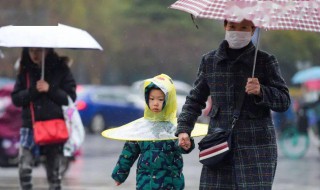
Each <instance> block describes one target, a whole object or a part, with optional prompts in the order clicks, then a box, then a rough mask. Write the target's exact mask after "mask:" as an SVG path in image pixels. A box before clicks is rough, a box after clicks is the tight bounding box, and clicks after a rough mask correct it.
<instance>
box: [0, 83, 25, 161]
mask: <svg viewBox="0 0 320 190" xmlns="http://www.w3.org/2000/svg"><path fill="white" fill-rule="evenodd" d="M13 86H14V84H13V81H7V83H6V84H4V83H3V84H1V87H0V166H1V167H9V166H17V165H18V154H19V131H20V127H21V125H22V120H21V108H17V107H15V106H14V105H13V103H12V101H11V92H12V90H13Z"/></svg>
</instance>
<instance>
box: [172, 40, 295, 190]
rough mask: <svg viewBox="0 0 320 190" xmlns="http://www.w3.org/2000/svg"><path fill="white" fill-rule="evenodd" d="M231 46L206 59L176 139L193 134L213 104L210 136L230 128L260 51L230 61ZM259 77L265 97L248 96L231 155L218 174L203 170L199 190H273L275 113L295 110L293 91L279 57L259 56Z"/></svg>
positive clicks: (244, 50) (248, 48)
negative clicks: (208, 102) (209, 100)
mask: <svg viewBox="0 0 320 190" xmlns="http://www.w3.org/2000/svg"><path fill="white" fill-rule="evenodd" d="M227 51H228V43H227V42H226V41H223V42H222V43H221V45H220V47H219V48H218V49H217V50H215V51H212V52H209V53H208V54H205V55H204V56H203V58H202V62H201V64H200V67H199V70H198V75H197V79H196V81H195V83H194V88H193V89H192V90H191V91H190V94H189V95H188V96H187V99H186V102H185V105H184V106H183V110H182V113H181V114H180V116H179V118H178V129H177V132H176V135H178V134H179V133H183V132H186V133H188V134H190V133H191V131H192V129H193V126H194V123H195V122H196V120H197V117H198V116H199V115H200V114H201V110H202V109H203V108H204V107H205V102H206V100H207V97H208V96H211V98H212V108H211V111H210V113H209V115H210V117H211V119H210V123H209V133H210V131H211V130H212V129H213V128H214V127H222V128H229V127H230V126H231V122H232V116H233V110H234V107H235V104H236V101H237V98H238V97H239V94H240V93H241V92H242V93H243V91H244V89H245V84H246V83H245V82H246V80H247V78H251V74H252V68H253V59H254V53H255V46H254V45H253V44H252V43H250V44H249V45H248V46H246V47H244V48H242V49H241V50H239V51H241V52H240V53H238V55H239V56H237V57H236V58H235V59H233V60H230V59H229V57H228V56H227ZM255 77H256V78H258V79H259V82H260V85H261V92H262V96H261V97H258V96H255V95H246V96H245V99H244V102H243V106H242V110H241V114H240V118H239V120H238V122H237V124H236V126H235V128H234V130H233V136H232V149H231V154H229V156H228V158H226V159H225V160H224V161H223V162H221V163H219V164H218V165H217V166H216V168H213V169H210V168H207V167H205V166H203V168H202V172H201V179H200V189H205V190H210V189H239V190H240V189H246V190H250V189H252V190H260V189H271V188H272V183H273V179H274V176H275V171H276V165H277V145H276V137H275V131H274V126H273V122H272V119H271V114H270V110H273V111H276V112H283V111H285V110H287V109H288V107H289V105H290V97H289V91H288V88H287V86H286V84H285V82H284V80H283V78H282V77H281V74H280V69H279V65H278V62H277V60H276V59H275V57H274V56H272V55H270V54H268V53H266V52H263V51H258V54H257V63H256V71H255Z"/></svg>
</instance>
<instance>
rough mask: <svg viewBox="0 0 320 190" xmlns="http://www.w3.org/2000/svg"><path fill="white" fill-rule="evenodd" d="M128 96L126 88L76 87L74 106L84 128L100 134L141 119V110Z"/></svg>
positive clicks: (129, 92) (129, 90)
mask: <svg viewBox="0 0 320 190" xmlns="http://www.w3.org/2000/svg"><path fill="white" fill-rule="evenodd" d="M130 94H132V92H131V89H130V88H128V87H127V86H98V85H78V86H77V101H76V105H77V108H78V110H79V113H80V116H81V119H82V122H83V124H84V126H85V127H86V128H87V129H88V131H89V132H91V133H100V132H101V131H103V130H104V129H106V128H110V127H117V126H121V125H123V124H126V123H129V122H131V121H133V120H135V119H138V118H140V117H142V116H143V108H142V107H141V106H139V105H138V104H139V102H137V101H135V100H134V99H130V98H129V95H130Z"/></svg>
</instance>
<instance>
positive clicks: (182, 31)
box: [0, 0, 320, 85]
mask: <svg viewBox="0 0 320 190" xmlns="http://www.w3.org/2000/svg"><path fill="white" fill-rule="evenodd" d="M173 2H174V1H173V0H153V1H143V0H122V1H121V3H120V2H119V1H117V0H108V1H105V0H95V1H85V0H68V1H64V0H47V1H42V0H32V1H22V0H10V1H1V2H0V5H1V6H0V11H1V19H0V26H5V25H57V24H58V23H62V24H66V25H70V26H74V27H77V28H81V29H84V30H86V31H88V32H89V33H90V34H91V35H92V36H93V37H94V38H95V39H96V40H97V41H98V42H99V43H100V44H101V46H102V47H103V48H104V51H103V52H99V51H90V52H88V51H85V52H81V51H72V50H59V52H61V54H63V55H67V56H70V57H71V58H72V59H73V65H72V70H73V73H74V75H75V78H76V79H77V82H78V83H90V84H126V85H128V84H131V83H132V82H134V81H136V80H140V79H144V78H148V77H151V76H154V75H155V74H158V73H166V74H168V75H170V76H172V77H173V78H174V79H177V80H182V81H185V82H187V83H192V81H193V79H194V78H195V75H196V71H197V67H198V65H199V63H200V59H201V55H202V54H204V53H206V52H208V51H210V50H212V49H215V48H216V47H217V46H218V44H219V43H220V42H221V40H222V39H223V38H224V30H223V23H222V22H219V21H213V20H205V19H196V20H195V22H196V24H197V25H198V26H199V28H198V29H197V28H196V27H195V25H194V24H193V22H192V20H191V17H190V15H189V14H187V13H184V12H181V11H177V10H173V9H169V8H168V6H169V5H170V4H172V3H173ZM319 35H320V34H318V33H312V32H297V31H263V32H262V34H261V42H260V47H261V49H263V50H266V51H268V52H270V53H272V54H274V55H275V56H276V57H277V58H278V60H279V62H280V66H281V69H282V73H283V76H284V78H285V79H286V81H287V83H288V84H289V85H291V82H290V79H291V77H292V76H293V75H294V73H295V72H297V71H298V70H301V69H304V68H307V67H311V66H313V65H320V63H319V60H320V54H319V52H320V38H319ZM1 50H2V54H1V57H2V58H1V59H0V64H1V71H0V75H1V76H6V77H14V76H15V72H14V70H13V64H14V63H15V61H16V60H17V58H18V57H19V56H20V49H18V48H12V49H9V48H1ZM124 73H125V75H124Z"/></svg>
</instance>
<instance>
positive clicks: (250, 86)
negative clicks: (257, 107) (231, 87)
mask: <svg viewBox="0 0 320 190" xmlns="http://www.w3.org/2000/svg"><path fill="white" fill-rule="evenodd" d="M246 93H247V94H253V95H257V96H261V88H260V83H259V80H258V78H248V80H247V84H246Z"/></svg>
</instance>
